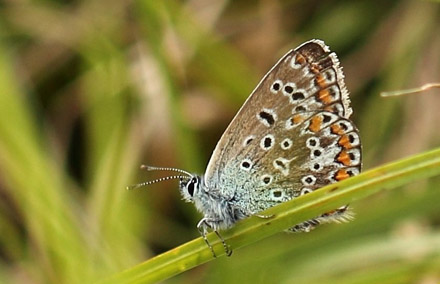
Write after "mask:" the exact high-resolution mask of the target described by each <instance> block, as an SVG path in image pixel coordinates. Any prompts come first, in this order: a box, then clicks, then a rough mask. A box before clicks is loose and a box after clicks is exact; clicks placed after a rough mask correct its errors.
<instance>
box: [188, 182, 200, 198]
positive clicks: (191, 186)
mask: <svg viewBox="0 0 440 284" xmlns="http://www.w3.org/2000/svg"><path fill="white" fill-rule="evenodd" d="M196 184H197V179H196V178H193V179H191V181H190V182H188V185H187V186H186V189H187V190H188V194H189V195H191V197H193V195H194V187H195V186H196Z"/></svg>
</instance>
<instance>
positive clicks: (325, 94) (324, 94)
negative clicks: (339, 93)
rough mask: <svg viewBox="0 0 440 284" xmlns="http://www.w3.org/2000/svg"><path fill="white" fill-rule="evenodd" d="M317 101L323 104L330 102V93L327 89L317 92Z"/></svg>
mask: <svg viewBox="0 0 440 284" xmlns="http://www.w3.org/2000/svg"><path fill="white" fill-rule="evenodd" d="M318 99H319V100H320V101H321V102H323V103H324V104H326V105H327V104H329V103H331V102H332V96H331V95H330V91H329V90H328V89H324V90H321V91H319V93H318Z"/></svg>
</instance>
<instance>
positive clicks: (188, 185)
mask: <svg viewBox="0 0 440 284" xmlns="http://www.w3.org/2000/svg"><path fill="white" fill-rule="evenodd" d="M201 184H202V178H201V177H200V176H195V175H193V176H189V177H186V178H181V179H180V183H179V188H180V193H181V194H182V197H183V199H185V201H187V202H194V197H197V196H198V195H199V194H200V193H201Z"/></svg>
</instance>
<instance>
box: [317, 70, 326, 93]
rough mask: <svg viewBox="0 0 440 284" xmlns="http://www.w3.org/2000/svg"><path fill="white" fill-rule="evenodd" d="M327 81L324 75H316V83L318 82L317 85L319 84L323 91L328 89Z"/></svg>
mask: <svg viewBox="0 0 440 284" xmlns="http://www.w3.org/2000/svg"><path fill="white" fill-rule="evenodd" d="M326 81H327V80H326V79H325V77H324V76H323V75H322V74H318V75H316V79H315V82H316V84H318V86H319V87H321V88H323V89H324V88H325V87H327V82H326Z"/></svg>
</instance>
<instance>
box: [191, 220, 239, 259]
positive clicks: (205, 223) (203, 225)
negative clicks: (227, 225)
mask: <svg viewBox="0 0 440 284" xmlns="http://www.w3.org/2000/svg"><path fill="white" fill-rule="evenodd" d="M215 222H218V220H215V219H211V218H203V219H202V220H200V222H199V223H198V224H197V229H198V230H199V232H200V235H202V238H203V240H204V241H205V243H206V245H207V246H208V247H209V248H210V249H211V252H212V255H213V256H214V257H217V255H216V254H215V252H214V249H213V247H212V245H211V244H210V243H209V241H208V238H207V237H206V234H207V229H208V228H209V229H212V230H213V231H214V233H215V234H216V235H217V237H218V238H219V239H220V240H221V242H222V244H223V247H224V249H225V253H226V256H231V254H232V250H231V249H230V247H229V246H228V245H227V244H226V242H225V240H224V239H223V237H222V236H221V235H220V233H219V232H218V231H217V230H216V229H213V227H212V225H211V224H212V223H215Z"/></svg>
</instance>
